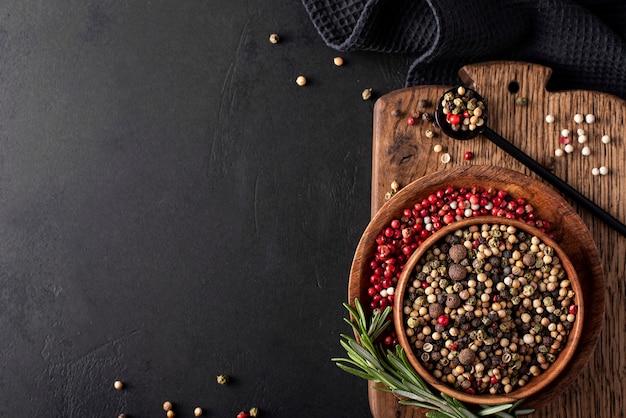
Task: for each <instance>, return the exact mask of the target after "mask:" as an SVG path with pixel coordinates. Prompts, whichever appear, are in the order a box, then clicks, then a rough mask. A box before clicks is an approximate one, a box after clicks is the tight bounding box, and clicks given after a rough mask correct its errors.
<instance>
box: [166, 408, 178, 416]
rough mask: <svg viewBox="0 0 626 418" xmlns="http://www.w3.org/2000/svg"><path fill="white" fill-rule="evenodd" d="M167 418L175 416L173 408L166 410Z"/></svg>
mask: <svg viewBox="0 0 626 418" xmlns="http://www.w3.org/2000/svg"><path fill="white" fill-rule="evenodd" d="M165 415H167V418H174V417H175V416H176V413H175V412H174V410H173V409H170V410H169V411H167V414H165Z"/></svg>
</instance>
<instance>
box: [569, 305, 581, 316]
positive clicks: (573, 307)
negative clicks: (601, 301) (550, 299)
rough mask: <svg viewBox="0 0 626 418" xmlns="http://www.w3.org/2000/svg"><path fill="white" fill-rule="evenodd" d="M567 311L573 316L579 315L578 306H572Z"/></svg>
mask: <svg viewBox="0 0 626 418" xmlns="http://www.w3.org/2000/svg"><path fill="white" fill-rule="evenodd" d="M567 310H568V312H569V313H571V314H572V315H576V314H577V313H578V305H570V306H569V308H568V309H567Z"/></svg>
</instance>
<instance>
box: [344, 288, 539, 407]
mask: <svg viewBox="0 0 626 418" xmlns="http://www.w3.org/2000/svg"><path fill="white" fill-rule="evenodd" d="M344 306H345V308H346V309H347V310H348V312H349V313H350V315H351V319H348V318H344V320H345V321H346V322H347V323H348V324H350V326H351V327H352V329H353V330H354V332H355V334H356V335H357V338H354V337H352V336H349V335H345V334H341V338H342V339H341V340H340V343H341V346H342V347H343V348H344V349H345V350H346V354H347V357H344V358H333V359H332V361H334V362H335V364H337V366H338V367H339V368H340V369H342V370H344V371H346V372H348V373H351V374H353V375H355V376H358V377H360V378H362V379H366V380H371V381H373V382H378V383H382V384H384V385H385V387H377V389H380V390H384V391H388V392H392V393H393V394H394V395H396V396H398V398H400V401H399V402H400V403H401V404H404V405H412V406H419V407H422V408H426V409H429V410H430V411H429V412H427V413H426V416H427V417H428V418H478V417H484V416H494V417H498V418H515V417H518V416H521V415H527V414H530V413H532V412H533V411H534V410H533V409H517V407H518V406H519V405H520V403H521V402H522V401H521V400H520V401H517V402H515V403H507V404H502V405H493V406H487V405H481V406H480V408H481V409H479V410H477V411H474V412H472V411H470V409H469V408H468V407H467V406H466V405H464V404H463V403H462V402H460V401H459V400H458V399H455V398H452V397H450V396H448V395H446V394H445V393H443V392H441V393H439V394H435V393H433V392H432V390H431V388H430V386H428V384H427V383H426V382H424V380H423V379H422V378H421V377H420V376H419V374H417V372H416V371H415V370H414V369H413V367H412V366H411V364H410V363H409V360H408V358H407V356H406V353H405V352H404V350H403V349H402V347H401V346H400V345H397V346H396V349H395V352H393V351H391V350H387V351H386V352H385V350H383V348H382V347H381V346H380V345H378V346H377V345H376V339H377V338H378V337H379V336H380V335H381V334H382V333H383V331H384V330H385V329H386V328H387V326H388V325H389V323H390V322H391V321H390V320H389V319H388V317H389V314H390V313H391V307H390V306H388V307H387V308H385V310H383V311H381V312H376V313H374V314H373V315H372V317H371V318H370V320H369V323H368V320H367V316H366V314H365V311H364V310H363V307H362V306H361V304H360V302H359V300H358V299H355V300H354V307H352V306H350V305H348V304H346V303H344Z"/></svg>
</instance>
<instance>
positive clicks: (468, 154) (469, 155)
mask: <svg viewBox="0 0 626 418" xmlns="http://www.w3.org/2000/svg"><path fill="white" fill-rule="evenodd" d="M463 158H464V159H465V160H466V161H470V160H471V159H472V158H474V153H473V152H472V151H465V154H464V155H463Z"/></svg>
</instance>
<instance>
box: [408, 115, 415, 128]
mask: <svg viewBox="0 0 626 418" xmlns="http://www.w3.org/2000/svg"><path fill="white" fill-rule="evenodd" d="M406 124H407V125H409V126H413V125H415V118H414V117H413V116H409V118H408V119H407V120H406Z"/></svg>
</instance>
